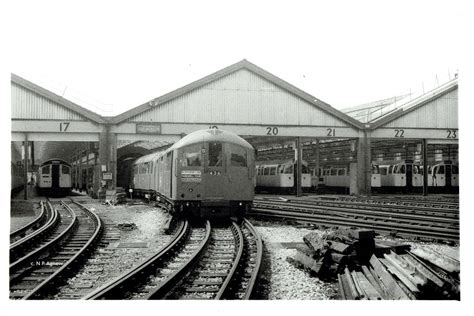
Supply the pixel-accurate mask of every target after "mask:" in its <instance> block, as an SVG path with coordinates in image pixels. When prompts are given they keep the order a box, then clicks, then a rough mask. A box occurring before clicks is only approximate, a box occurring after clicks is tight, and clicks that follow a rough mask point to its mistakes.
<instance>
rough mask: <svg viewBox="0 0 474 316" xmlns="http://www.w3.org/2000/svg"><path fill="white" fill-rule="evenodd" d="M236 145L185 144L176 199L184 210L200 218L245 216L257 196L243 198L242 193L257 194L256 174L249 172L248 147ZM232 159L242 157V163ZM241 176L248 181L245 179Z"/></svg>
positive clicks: (180, 159) (180, 158) (179, 166)
mask: <svg viewBox="0 0 474 316" xmlns="http://www.w3.org/2000/svg"><path fill="white" fill-rule="evenodd" d="M234 147H236V146H230V145H229V144H227V143H225V142H217V141H216V142H205V143H200V144H194V145H192V146H187V147H184V148H182V151H181V153H179V157H178V161H179V163H178V168H179V169H178V174H179V177H178V179H177V181H178V182H177V188H178V192H177V199H178V201H176V206H177V209H178V210H179V212H180V213H182V214H184V215H188V214H189V215H191V216H193V217H200V218H229V217H243V216H244V214H245V212H246V210H248V209H249V207H250V205H251V201H252V199H253V196H251V197H249V198H242V197H241V196H240V194H241V192H243V191H249V192H250V191H251V192H252V194H253V186H252V181H253V178H251V177H249V176H248V169H249V168H248V167H247V152H246V150H245V149H244V148H241V149H240V148H234ZM232 159H233V160H236V159H239V163H240V164H241V165H242V166H240V167H236V166H234V165H235V164H237V163H236V162H233V160H232ZM252 168H253V165H252ZM241 178H244V179H246V180H247V182H248V183H247V182H246V183H242V181H241V180H240V179H241ZM247 195H248V194H247ZM245 197H247V196H245Z"/></svg>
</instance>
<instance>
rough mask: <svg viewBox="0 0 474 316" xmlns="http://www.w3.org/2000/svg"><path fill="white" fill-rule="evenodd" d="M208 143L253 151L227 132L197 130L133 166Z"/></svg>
mask: <svg viewBox="0 0 474 316" xmlns="http://www.w3.org/2000/svg"><path fill="white" fill-rule="evenodd" d="M208 142H223V143H232V144H235V145H238V146H241V147H244V148H247V149H252V150H253V147H252V145H250V144H249V143H248V142H247V141H246V140H245V139H243V138H242V137H240V136H238V135H236V134H234V133H231V132H227V131H224V130H221V129H203V130H198V131H195V132H192V133H191V134H188V135H186V136H185V137H183V138H181V139H180V140H179V141H177V142H176V143H174V145H173V146H171V147H170V148H168V149H167V150H164V151H159V152H156V153H152V154H148V155H145V156H143V157H140V158H138V159H137V160H136V161H135V164H140V163H145V162H148V161H152V160H155V159H157V158H159V157H160V156H161V155H163V154H165V153H167V152H169V151H171V150H174V149H179V148H182V147H185V146H190V145H194V144H202V143H208Z"/></svg>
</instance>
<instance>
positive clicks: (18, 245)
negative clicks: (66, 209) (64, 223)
mask: <svg viewBox="0 0 474 316" xmlns="http://www.w3.org/2000/svg"><path fill="white" fill-rule="evenodd" d="M45 207H46V208H48V209H49V210H50V213H51V216H50V217H49V220H48V221H47V222H46V223H45V224H44V225H43V226H41V227H40V228H39V229H38V230H36V231H34V232H33V233H31V234H29V235H27V236H25V237H24V238H22V239H20V240H17V241H16V242H14V243H13V244H11V245H10V263H12V262H14V261H16V260H18V258H20V257H22V256H23V255H24V252H25V250H27V249H28V248H29V247H32V244H34V243H36V242H38V241H40V240H42V239H44V238H45V237H46V236H47V235H49V234H50V233H52V230H53V229H54V228H55V227H56V226H57V224H58V223H59V220H60V216H59V214H58V211H57V210H56V209H55V208H53V206H52V205H51V203H50V202H49V201H48V202H46V204H45Z"/></svg>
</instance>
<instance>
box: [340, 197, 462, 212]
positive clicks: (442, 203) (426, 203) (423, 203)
mask: <svg viewBox="0 0 474 316" xmlns="http://www.w3.org/2000/svg"><path fill="white" fill-rule="evenodd" d="M337 200H340V201H350V202H354V203H369V204H382V205H383V204H389V205H393V204H396V205H405V206H410V207H413V206H414V207H428V208H440V209H459V198H456V197H449V198H440V197H428V198H427V197H409V196H406V197H387V196H384V197H380V196H373V197H371V198H363V197H342V196H339V197H337Z"/></svg>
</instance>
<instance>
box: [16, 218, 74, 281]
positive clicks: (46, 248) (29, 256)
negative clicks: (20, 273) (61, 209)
mask: <svg viewBox="0 0 474 316" xmlns="http://www.w3.org/2000/svg"><path fill="white" fill-rule="evenodd" d="M68 212H69V213H70V214H71V216H72V220H71V223H69V225H68V226H67V227H66V229H65V230H63V231H62V232H61V233H60V234H59V235H58V236H56V237H55V238H54V239H53V240H51V241H49V242H47V243H46V244H44V245H43V246H41V247H39V248H36V249H34V250H33V251H31V252H29V253H28V254H26V255H24V256H23V257H21V258H20V259H18V260H16V261H15V262H13V263H12V264H10V276H11V275H12V274H13V273H14V271H15V270H17V269H19V268H20V267H22V266H24V265H25V264H26V263H28V262H33V261H34V260H36V259H37V258H39V257H41V255H42V254H43V253H45V252H47V251H49V250H51V249H52V248H54V247H56V246H57V244H58V243H59V242H61V241H62V240H63V239H65V238H66V237H67V236H68V235H69V234H70V233H71V231H72V229H73V227H75V226H76V224H77V217H76V214H75V213H74V212H72V211H69V210H68ZM57 217H58V218H59V217H60V216H59V214H58V216H57ZM11 280H12V279H10V281H11Z"/></svg>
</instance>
